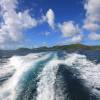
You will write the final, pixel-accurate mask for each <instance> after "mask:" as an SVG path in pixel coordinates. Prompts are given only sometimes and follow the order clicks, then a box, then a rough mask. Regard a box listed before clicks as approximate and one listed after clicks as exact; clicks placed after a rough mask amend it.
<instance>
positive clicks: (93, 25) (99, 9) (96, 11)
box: [83, 0, 100, 40]
mask: <svg viewBox="0 0 100 100" xmlns="http://www.w3.org/2000/svg"><path fill="white" fill-rule="evenodd" d="M84 8H85V10H86V19H85V20H84V26H83V27H84V28H85V29H87V30H89V31H90V33H92V34H93V33H96V32H97V31H98V30H100V0H87V1H86V3H85V5H84ZM90 36H91V34H90ZM95 36H96V35H95ZM91 39H92V38H91ZM93 40H95V39H93Z"/></svg>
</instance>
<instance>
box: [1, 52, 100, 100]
mask: <svg viewBox="0 0 100 100" xmlns="http://www.w3.org/2000/svg"><path fill="white" fill-rule="evenodd" d="M61 55H63V56H61ZM0 100H100V64H96V63H95V62H93V61H90V60H88V58H87V57H86V56H85V55H81V54H77V53H70V54H69V53H63V52H62V53H61V54H60V53H59V52H48V53H32V54H28V55H26V56H13V57H11V58H9V59H8V60H7V62H6V63H5V64H2V65H0Z"/></svg>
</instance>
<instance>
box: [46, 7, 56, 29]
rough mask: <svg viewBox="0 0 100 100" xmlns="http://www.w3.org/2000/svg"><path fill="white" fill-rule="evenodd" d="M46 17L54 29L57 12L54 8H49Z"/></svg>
mask: <svg viewBox="0 0 100 100" xmlns="http://www.w3.org/2000/svg"><path fill="white" fill-rule="evenodd" d="M46 19H47V22H48V24H49V26H50V27H51V28H52V29H54V27H55V14H54V12H53V10H52V9H49V10H48V11H47V13H46Z"/></svg>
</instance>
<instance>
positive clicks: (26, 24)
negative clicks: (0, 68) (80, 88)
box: [0, 0, 100, 49]
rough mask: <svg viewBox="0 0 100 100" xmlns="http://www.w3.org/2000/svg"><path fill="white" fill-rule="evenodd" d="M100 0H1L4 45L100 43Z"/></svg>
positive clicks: (0, 30) (1, 41)
mask: <svg viewBox="0 0 100 100" xmlns="http://www.w3.org/2000/svg"><path fill="white" fill-rule="evenodd" d="M99 9H100V0H0V49H16V48H19V47H28V48H34V47H40V46H48V47H50V46H54V45H65V44H66V45H67V44H75V43H82V44H86V45H100V10H99Z"/></svg>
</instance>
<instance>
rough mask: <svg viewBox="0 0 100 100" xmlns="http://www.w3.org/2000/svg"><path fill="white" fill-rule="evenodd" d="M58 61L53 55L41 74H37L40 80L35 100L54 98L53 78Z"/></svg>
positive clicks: (50, 99) (53, 99) (52, 99)
mask: <svg viewBox="0 0 100 100" xmlns="http://www.w3.org/2000/svg"><path fill="white" fill-rule="evenodd" d="M59 63H60V61H59V60H57V57H56V55H55V57H54V58H53V59H52V60H51V61H50V62H48V63H47V64H46V65H45V67H44V69H43V71H42V72H41V74H40V75H39V76H38V78H39V79H40V81H39V82H38V87H37V98H36V100H55V87H54V84H55V80H56V74H57V71H58V68H59V66H58V65H59Z"/></svg>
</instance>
